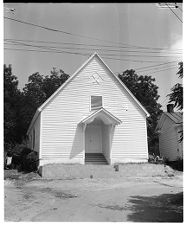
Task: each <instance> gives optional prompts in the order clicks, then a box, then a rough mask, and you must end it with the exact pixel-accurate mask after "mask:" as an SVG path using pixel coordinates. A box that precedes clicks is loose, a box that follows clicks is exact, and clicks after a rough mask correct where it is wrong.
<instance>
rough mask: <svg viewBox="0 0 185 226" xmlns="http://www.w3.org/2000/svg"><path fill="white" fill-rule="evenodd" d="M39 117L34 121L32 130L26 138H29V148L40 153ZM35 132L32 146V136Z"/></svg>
mask: <svg viewBox="0 0 185 226" xmlns="http://www.w3.org/2000/svg"><path fill="white" fill-rule="evenodd" d="M40 124H41V122H40V115H39V116H38V117H37V119H36V120H35V123H34V124H33V126H32V128H31V129H30V131H29V133H28V136H29V145H28V146H29V148H31V149H33V150H34V151H36V152H39V151H40ZM34 130H35V145H33V136H34Z"/></svg>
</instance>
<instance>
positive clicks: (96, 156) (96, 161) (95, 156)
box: [85, 153, 108, 165]
mask: <svg viewBox="0 0 185 226" xmlns="http://www.w3.org/2000/svg"><path fill="white" fill-rule="evenodd" d="M85 164H88V165H89V164H93V165H107V164H108V163H107V161H106V159H105V157H104V155H103V154H101V153H86V154H85Z"/></svg>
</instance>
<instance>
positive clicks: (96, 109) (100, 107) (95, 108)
mask: <svg viewBox="0 0 185 226" xmlns="http://www.w3.org/2000/svg"><path fill="white" fill-rule="evenodd" d="M92 97H101V103H102V104H101V107H96V108H93V109H92V103H91V100H92V99H91V98H92ZM89 99H90V101H89V102H90V111H94V110H98V109H100V108H103V96H100V95H90V98H89Z"/></svg>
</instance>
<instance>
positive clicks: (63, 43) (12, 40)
mask: <svg viewBox="0 0 185 226" xmlns="http://www.w3.org/2000/svg"><path fill="white" fill-rule="evenodd" d="M4 40H5V41H8V42H9V41H10V42H20V41H21V42H36V43H47V44H60V45H80V46H93V47H110V48H118V49H120V48H121V49H122V48H123V49H130V48H131V47H126V46H114V45H100V44H84V43H72V42H54V41H43V40H25V39H4ZM146 48H147V47H146ZM133 49H135V48H133ZM146 50H148V49H146ZM161 50H162V51H165V52H166V51H167V52H172V53H173V52H174V51H182V49H174V50H168V49H162V48H161V49H160V51H158V52H160V53H161ZM138 52H140V51H138ZM143 52H145V51H143ZM150 53H157V52H151V51H150ZM178 54H180V53H178Z"/></svg>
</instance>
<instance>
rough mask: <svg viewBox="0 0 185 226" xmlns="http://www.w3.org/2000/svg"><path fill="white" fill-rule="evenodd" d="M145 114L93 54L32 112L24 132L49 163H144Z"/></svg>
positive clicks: (34, 147) (30, 145) (42, 159)
mask: <svg viewBox="0 0 185 226" xmlns="http://www.w3.org/2000/svg"><path fill="white" fill-rule="evenodd" d="M148 116H149V113H148V112H147V111H146V110H145V108H144V107H143V106H142V105H141V104H140V102H139V101H138V100H137V99H136V98H135V97H134V96H133V94H132V93H131V92H130V91H129V90H128V88H127V87H126V86H125V85H124V84H123V83H122V82H121V81H120V80H119V78H118V77H117V76H115V75H114V73H113V72H112V71H111V69H110V68H109V67H108V66H107V65H106V64H105V62H104V61H103V60H102V59H101V58H100V56H99V55H98V54H97V53H94V54H93V55H92V56H91V57H90V58H89V59H87V61H86V62H85V63H84V64H83V65H82V66H81V67H80V68H79V69H78V70H77V71H76V72H75V73H74V74H73V75H72V76H71V77H70V78H69V79H68V80H67V81H66V82H65V83H64V84H63V85H62V86H61V87H60V88H59V89H58V90H56V92H55V93H54V94H53V95H52V96H50V98H49V99H47V100H46V101H45V102H44V103H43V104H42V105H41V106H40V107H39V108H38V109H37V111H36V113H35V115H34V117H33V119H32V122H31V124H30V126H29V129H28V132H27V135H28V137H29V142H28V143H29V147H30V148H32V149H34V150H35V151H37V152H38V153H39V166H43V165H45V164H49V163H70V164H71V163H79V164H87V163H95V164H101V163H102V164H103V163H107V164H114V163H124V162H147V161H148V143H147V125H146V117H148Z"/></svg>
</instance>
